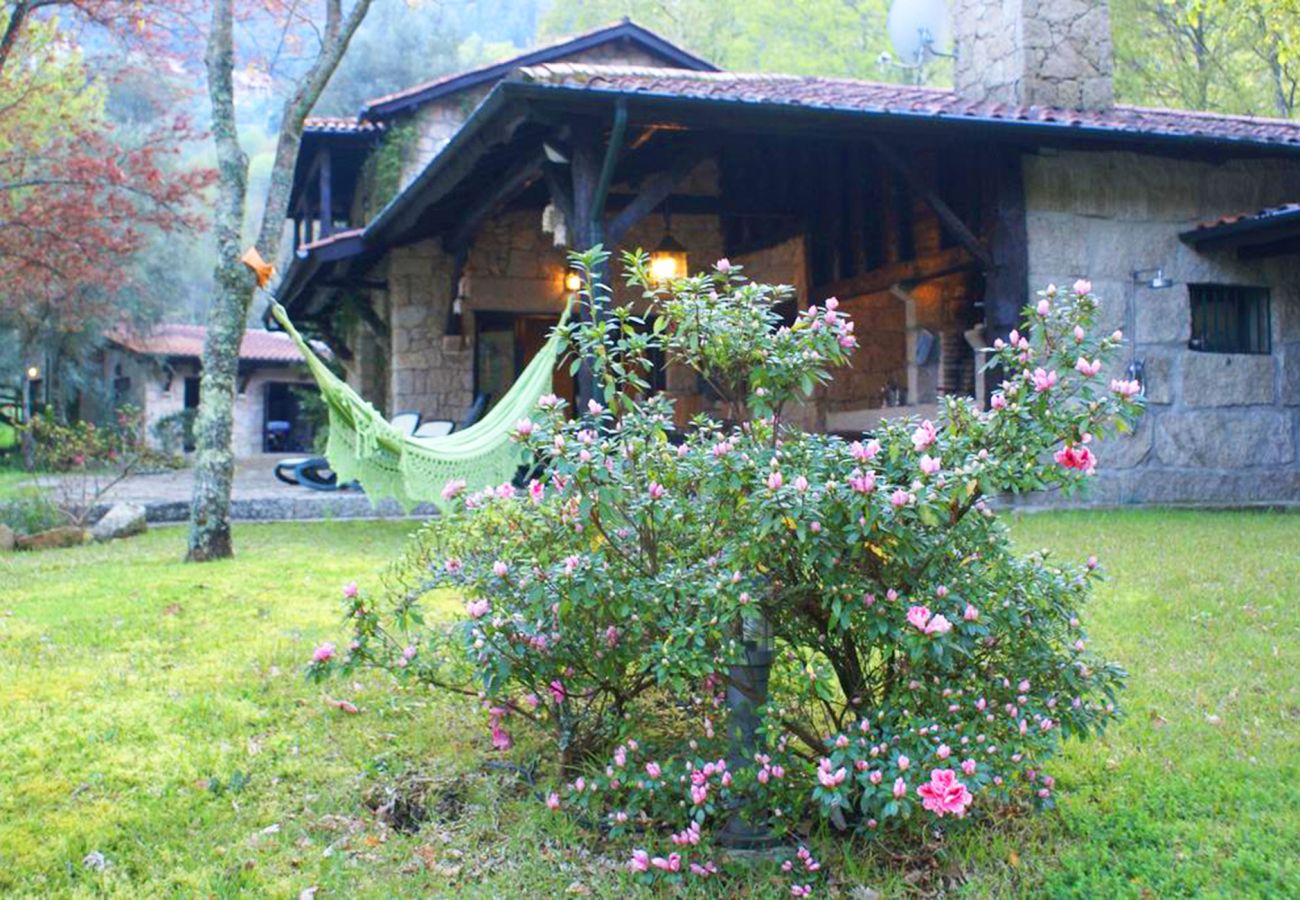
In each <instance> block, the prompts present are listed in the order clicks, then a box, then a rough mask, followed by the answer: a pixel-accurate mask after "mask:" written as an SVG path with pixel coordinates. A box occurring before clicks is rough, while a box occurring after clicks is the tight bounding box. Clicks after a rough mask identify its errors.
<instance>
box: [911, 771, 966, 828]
mask: <svg viewBox="0 0 1300 900" xmlns="http://www.w3.org/2000/svg"><path fill="white" fill-rule="evenodd" d="M916 792H917V793H918V794H920V795H921V805H922V806H924V807H925V808H926V809H928V810H930V812H932V813H934V814H935V815H936V816H938V817H939V818H941V819H942V818H943V817H944V816H945V815H947V814H949V813H952V814H953V815H955V816H957V817H958V818H961V817H962V816H964V815H966V807H967V806H969V805H970V804H971V801H972V800H973V799H974V798H973V797H971V793H970V791H968V790H967V789H966V785H964V784H962V783H961V782H960V781H958V780H957V773H956V772H954V771H953V770H952V769H935V770H934V771H933V772H931V773H930V783H929V784H923V785H921V786H920V787H919V788H917V789H916Z"/></svg>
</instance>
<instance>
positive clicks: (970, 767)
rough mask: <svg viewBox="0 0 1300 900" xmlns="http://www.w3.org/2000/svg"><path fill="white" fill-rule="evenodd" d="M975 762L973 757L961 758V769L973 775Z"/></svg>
mask: <svg viewBox="0 0 1300 900" xmlns="http://www.w3.org/2000/svg"><path fill="white" fill-rule="evenodd" d="M976 765H977V763H976V762H975V760H973V759H963V760H962V761H961V770H962V772H963V773H964V774H966V775H974V774H975V767H976Z"/></svg>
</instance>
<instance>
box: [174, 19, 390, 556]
mask: <svg viewBox="0 0 1300 900" xmlns="http://www.w3.org/2000/svg"><path fill="white" fill-rule="evenodd" d="M370 4H371V0H356V2H355V3H354V4H353V6H352V10H351V12H349V13H348V15H347V16H346V17H344V15H343V0H326V3H325V23H324V28H323V29H322V30H321V31H320V32H319V34H320V37H321V44H320V51H319V53H318V55H317V57H316V59H315V60H314V61H313V63H312V65H311V67H310V68H309V69H308V71H307V73H306V75H305V76H303V77H302V79H301V80H300V81H299V82H298V83H297V85H296V87H295V88H294V90H293V92H292V93H291V95H290V96H289V97H288V98H287V99H286V100H285V104H284V109H283V112H282V116H281V120H280V133H279V137H278V139H277V142H276V150H275V161H274V163H273V164H272V167H271V174H270V184H269V185H268V187H267V196H266V204H265V205H264V207H263V212H262V222H261V227H260V228H259V229H258V235H257V246H258V249H259V250H261V252H262V254H263V256H265V257H266V258H267V259H270V260H274V259H275V258H276V256H277V254H278V252H279V249H280V236H281V235H282V234H283V232H284V220H285V216H286V214H287V211H288V206H289V194H290V193H291V190H292V187H293V170H294V163H295V162H296V160H297V156H298V149H299V146H300V145H301V143H302V130H303V122H304V120H305V119H306V118H307V114H308V113H309V112H311V108H312V107H313V106H314V105H315V104H316V101H317V99H319V97H320V95H321V92H322V91H323V90H324V89H325V85H326V83H327V82H328V81H329V79H330V76H331V75H332V74H333V73H334V70H335V69H336V68H338V64H339V60H341V59H342V58H343V53H344V51H346V50H347V47H348V43H349V42H350V41H351V39H352V35H353V34H354V33H355V32H356V29H357V26H358V25H360V24H361V21H362V19H364V18H365V15H366V12H367V11H368V10H369V8H370ZM234 63H235V52H234V0H212V24H211V31H210V32H209V34H208V46H207V53H206V54H205V56H204V64H205V67H206V69H207V77H208V96H209V99H210V101H211V104H212V137H213V141H214V143H215V144H216V148H217V208H216V215H215V217H214V230H215V232H216V238H217V268H216V293H215V295H214V296H213V298H212V306H211V308H210V310H209V312H208V335H207V340H206V342H205V344H204V347H203V374H202V380H201V382H200V386H199V412H198V418H197V419H196V421H195V424H194V441H195V449H196V451H197V453H196V458H195V464H194V493H193V497H192V500H191V503H190V534H189V551H188V553H187V554H186V559H188V560H190V561H191V562H204V561H207V560H212V559H225V558H227V557H229V556H232V555H234V545H233V543H232V542H231V538H230V494H231V488H232V486H233V483H234V477H235V454H234V450H233V448H232V447H231V439H232V435H233V431H234V408H235V380H236V378H237V377H238V374H239V345H240V343H241V342H242V340H243V337H244V325H245V322H246V320H247V318H248V309H249V305H250V304H251V303H252V299H253V290H254V281H253V276H252V273H250V272H249V271H248V270H247V269H246V268H245V267H244V266H243V264H242V263H241V262H240V258H241V257H242V255H243V248H242V246H241V240H242V235H243V225H244V211H245V206H246V199H247V194H248V159H247V157H246V156H245V155H244V152H243V150H242V148H241V147H240V145H239V129H238V123H237V121H236V118H235V98H234ZM327 215H328V213H327Z"/></svg>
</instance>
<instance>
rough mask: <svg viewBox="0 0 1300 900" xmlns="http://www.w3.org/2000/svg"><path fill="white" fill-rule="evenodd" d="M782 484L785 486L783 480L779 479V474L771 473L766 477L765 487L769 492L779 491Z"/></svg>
mask: <svg viewBox="0 0 1300 900" xmlns="http://www.w3.org/2000/svg"><path fill="white" fill-rule="evenodd" d="M783 484H785V479H784V478H782V477H781V473H780V472H773V473H772V474H771V475H769V476H767V486H768V488H769V489H770V490H773V491H775V490H779V489H780V487H781V485H783Z"/></svg>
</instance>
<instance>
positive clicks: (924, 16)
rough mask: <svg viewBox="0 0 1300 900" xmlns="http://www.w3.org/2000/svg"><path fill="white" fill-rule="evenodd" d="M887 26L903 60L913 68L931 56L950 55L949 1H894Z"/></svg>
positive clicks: (895, 47)
mask: <svg viewBox="0 0 1300 900" xmlns="http://www.w3.org/2000/svg"><path fill="white" fill-rule="evenodd" d="M885 27H886V29H887V30H888V32H889V41H890V43H892V44H893V45H894V52H895V53H897V54H898V58H899V61H900V62H901V63H902V64H904V65H909V66H919V65H921V64H922V63H924V62H925V61H926V58H927V57H929V56H944V55H946V54H947V53H948V47H949V44H950V43H951V40H952V22H951V17H950V16H949V15H948V4H947V2H945V0H894V3H893V5H892V6H890V8H889V18H888V19H886V20H885Z"/></svg>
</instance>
